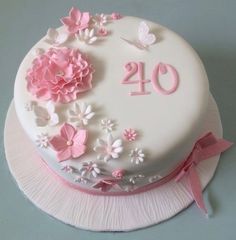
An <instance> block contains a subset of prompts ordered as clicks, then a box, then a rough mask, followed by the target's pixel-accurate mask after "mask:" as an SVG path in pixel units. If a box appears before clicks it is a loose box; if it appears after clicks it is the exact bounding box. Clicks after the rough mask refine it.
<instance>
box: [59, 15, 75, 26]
mask: <svg viewBox="0 0 236 240" xmlns="http://www.w3.org/2000/svg"><path fill="white" fill-rule="evenodd" d="M61 23H62V24H64V25H66V26H68V27H70V26H73V25H74V22H73V21H72V20H71V18H70V17H64V18H61Z"/></svg>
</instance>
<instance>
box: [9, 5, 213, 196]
mask: <svg viewBox="0 0 236 240" xmlns="http://www.w3.org/2000/svg"><path fill="white" fill-rule="evenodd" d="M62 22H63V24H64V25H63V26H62V27H60V28H58V29H57V30H53V29H50V30H49V31H48V33H47V35H46V36H45V37H43V38H42V39H41V40H40V41H39V42H38V43H37V44H36V45H35V46H34V47H33V48H32V49H31V50H30V51H29V53H28V54H27V55H26V57H25V58H24V60H23V61H22V63H21V65H20V67H19V70H18V73H17V76H16V82H15V91H14V101H15V107H16V112H17V115H18V118H19V120H20V123H21V125H22V127H23V128H24V130H25V132H26V133H27V135H28V136H29V138H30V139H31V140H32V142H33V144H35V147H36V148H37V149H38V152H39V154H40V156H41V157H42V159H43V160H44V161H45V163H46V164H47V165H48V166H49V167H50V168H51V169H52V170H53V171H54V172H55V173H56V174H57V175H59V176H60V177H61V178H62V179H64V180H65V181H67V182H68V183H73V185H76V186H78V187H80V188H82V189H89V190H93V191H96V192H99V191H108V190H109V191H111V192H120V191H124V190H125V191H132V190H133V189H136V188H138V187H139V186H144V185H146V184H149V183H150V182H153V181H159V180H160V179H161V178H162V177H165V176H166V175H167V174H168V173H170V172H171V171H172V170H173V169H174V168H175V167H176V166H178V164H179V163H180V162H181V161H183V160H184V159H185V158H186V157H187V156H188V154H189V153H190V152H191V150H192V148H193V146H194V144H195V142H196V141H197V140H198V139H199V137H201V136H202V135H203V134H204V132H203V126H204V122H205V117H206V110H207V106H208V99H209V87H208V80H207V76H206V72H205V70H204V67H203V65H202V62H201V60H200V59H199V57H198V55H197V54H196V52H195V51H194V50H193V49H192V47H191V46H190V45H189V44H188V43H187V42H186V41H185V40H184V39H182V38H181V37H180V36H178V35H177V34H176V33H174V32H172V31H171V30H169V29H167V28H165V27H163V26H161V25H159V24H155V23H153V22H150V21H146V20H143V19H139V18H135V17H121V18H120V15H119V14H115V13H113V14H112V15H95V16H91V15H90V16H89V14H88V13H80V12H79V10H77V9H75V8H73V9H72V10H71V12H70V16H69V17H67V18H64V19H63V20H62ZM71 49H73V50H71ZM49 174H50V172H49ZM113 180H114V181H113ZM55 181H56V178H55ZM109 181H110V182H109ZM107 182H108V185H109V184H110V187H106V186H104V183H107ZM114 182H115V184H113V183H114Z"/></svg>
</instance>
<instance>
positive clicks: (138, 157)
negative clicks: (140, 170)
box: [129, 148, 145, 164]
mask: <svg viewBox="0 0 236 240" xmlns="http://www.w3.org/2000/svg"><path fill="white" fill-rule="evenodd" d="M129 156H130V157H131V162H132V163H136V164H139V163H141V162H143V161H144V157H145V155H144V153H143V150H142V149H139V148H135V149H133V150H131V152H130V154H129Z"/></svg>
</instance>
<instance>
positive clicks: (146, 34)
mask: <svg viewBox="0 0 236 240" xmlns="http://www.w3.org/2000/svg"><path fill="white" fill-rule="evenodd" d="M121 39H122V40H124V41H125V42H127V43H129V44H130V45H133V46H135V47H137V48H138V49H141V50H144V49H147V48H148V47H149V46H150V45H152V44H153V43H155V41H156V36H155V35H154V34H153V33H150V28H149V26H148V25H147V24H146V23H145V22H141V23H140V24H139V28H138V40H137V41H131V40H128V39H125V38H121Z"/></svg>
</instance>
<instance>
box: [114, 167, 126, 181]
mask: <svg viewBox="0 0 236 240" xmlns="http://www.w3.org/2000/svg"><path fill="white" fill-rule="evenodd" d="M124 174H125V170H124V169H116V170H114V171H113V172H112V176H113V177H115V178H120V179H121V178H123V176H124Z"/></svg>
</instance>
